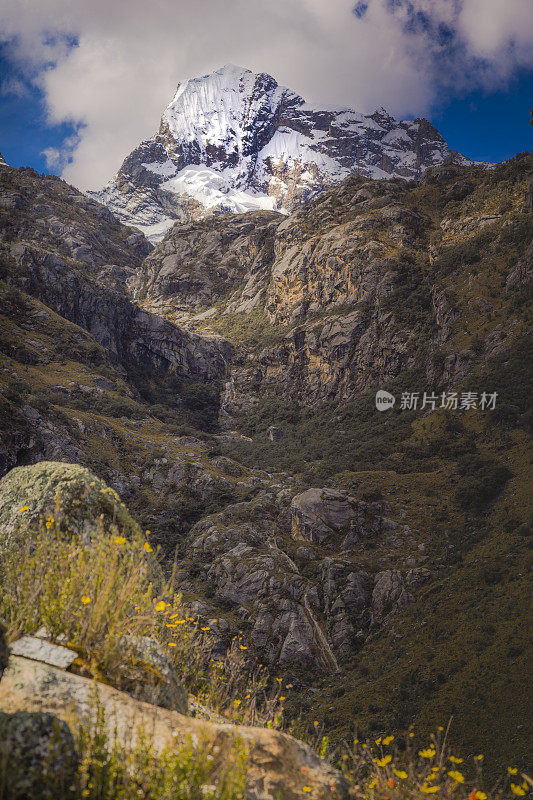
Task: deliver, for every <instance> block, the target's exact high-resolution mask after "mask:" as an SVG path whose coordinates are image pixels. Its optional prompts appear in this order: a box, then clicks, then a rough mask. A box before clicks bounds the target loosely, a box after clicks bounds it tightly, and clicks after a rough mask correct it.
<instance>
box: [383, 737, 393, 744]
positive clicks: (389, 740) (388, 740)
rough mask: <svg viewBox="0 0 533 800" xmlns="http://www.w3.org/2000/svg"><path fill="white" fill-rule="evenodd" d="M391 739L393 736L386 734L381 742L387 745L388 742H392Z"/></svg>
mask: <svg viewBox="0 0 533 800" xmlns="http://www.w3.org/2000/svg"><path fill="white" fill-rule="evenodd" d="M393 741H394V736H386V737H385V738H384V739H383V744H384V745H385V746H387V745H389V744H390V743H391V742H393Z"/></svg>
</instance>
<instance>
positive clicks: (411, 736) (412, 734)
mask: <svg viewBox="0 0 533 800" xmlns="http://www.w3.org/2000/svg"><path fill="white" fill-rule="evenodd" d="M413 736H414V733H413V732H412V731H411V733H410V734H409V738H410V739H412V738H413Z"/></svg>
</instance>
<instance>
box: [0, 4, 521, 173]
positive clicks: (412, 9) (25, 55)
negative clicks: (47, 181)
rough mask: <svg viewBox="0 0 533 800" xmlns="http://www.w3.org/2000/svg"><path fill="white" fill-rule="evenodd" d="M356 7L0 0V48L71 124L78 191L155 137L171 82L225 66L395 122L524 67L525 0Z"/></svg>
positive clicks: (63, 160) (71, 168)
mask: <svg viewBox="0 0 533 800" xmlns="http://www.w3.org/2000/svg"><path fill="white" fill-rule="evenodd" d="M355 2H356V0H151V2H150V3H146V2H145V0H113V2H109V0H79V2H77V3H72V2H71V0H39V3H34V2H31V1H30V0H19V2H17V3H13V2H12V0H0V31H2V34H1V35H0V40H3V41H4V42H8V43H9V54H10V56H11V58H12V60H13V61H14V62H15V64H16V66H17V68H18V69H21V70H24V71H25V73H26V75H27V76H28V77H29V78H31V79H32V80H33V81H34V82H37V83H38V84H39V85H40V86H41V87H42V88H43V90H44V92H45V96H46V101H47V106H48V113H49V118H50V121H51V122H64V121H73V122H75V123H76V124H78V123H79V124H81V127H80V128H79V132H78V137H77V139H76V142H75V144H74V145H73V144H72V143H67V144H66V147H65V153H62V154H61V156H60V160H59V162H58V163H59V164H61V168H62V169H63V176H64V177H65V178H66V179H67V180H69V181H71V182H72V183H75V184H76V185H78V186H80V187H82V188H87V187H91V188H94V187H99V186H101V185H102V184H103V183H104V182H105V181H106V180H107V179H108V178H109V177H110V176H111V175H112V174H113V173H114V172H115V171H116V170H117V168H118V167H119V166H120V163H121V161H122V159H123V158H124V156H125V155H127V153H128V152H129V151H130V150H131V149H132V148H133V147H134V146H135V145H136V144H138V142H139V141H140V140H142V139H144V138H147V137H149V136H151V135H152V134H153V133H154V132H155V130H156V129H157V125H158V122H159V118H160V115H161V112H162V110H163V108H164V107H165V106H166V104H167V103H168V101H169V100H170V98H171V96H172V94H173V91H174V89H175V87H176V83H177V82H178V81H180V80H183V79H184V78H187V77H190V76H194V75H201V74H204V73H206V72H209V71H210V70H212V69H216V68H218V67H219V66H221V65H222V64H225V63H227V62H233V63H236V64H240V65H241V66H245V67H249V68H250V69H253V70H257V71H265V72H269V73H270V74H272V75H273V76H274V77H275V78H276V79H277V80H278V81H279V82H280V83H282V84H284V85H287V86H290V88H292V89H294V90H295V91H298V92H299V93H300V94H302V95H303V96H304V97H305V98H306V99H309V100H312V101H318V102H323V103H328V104H332V103H336V104H346V105H351V106H353V107H356V108H358V109H359V110H362V111H365V112H368V111H371V110H373V109H374V108H376V107H377V106H381V105H384V106H385V107H386V108H388V109H389V110H390V111H391V112H392V113H393V114H395V115H397V116H404V115H405V116H407V115H422V114H424V113H427V112H428V110H429V109H430V108H431V107H432V105H434V104H435V102H437V100H438V98H442V97H443V96H445V95H446V93H453V92H458V91H461V90H466V89H469V88H472V87H476V86H483V87H485V88H490V87H491V86H496V85H500V84H501V83H504V82H505V81H507V80H509V78H510V77H511V76H512V75H513V73H514V71H515V70H516V68H517V67H519V66H531V65H533V2H532V0H401V2H398V0H396V2H394V3H391V2H389V0H366V2H364V3H362V2H360V3H359V4H358V5H359V8H360V14H359V16H357V15H355V14H354V13H352V10H353V7H354V5H355ZM365 7H366V10H365ZM417 14H418V16H417ZM439 26H440V27H439ZM443 26H445V28H443ZM443 32H444V34H445V35H444V34H443ZM74 40H75V41H76V42H77V45H76V46H74V47H73V46H72V43H73V41H74Z"/></svg>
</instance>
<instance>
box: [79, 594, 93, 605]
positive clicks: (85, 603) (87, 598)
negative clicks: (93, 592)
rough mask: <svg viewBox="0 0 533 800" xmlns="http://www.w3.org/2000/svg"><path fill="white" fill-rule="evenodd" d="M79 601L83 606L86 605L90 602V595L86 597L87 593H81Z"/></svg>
mask: <svg viewBox="0 0 533 800" xmlns="http://www.w3.org/2000/svg"><path fill="white" fill-rule="evenodd" d="M81 602H82V603H83V605H84V606H86V605H88V603H90V602H91V598H90V597H87V595H86V594H82V596H81Z"/></svg>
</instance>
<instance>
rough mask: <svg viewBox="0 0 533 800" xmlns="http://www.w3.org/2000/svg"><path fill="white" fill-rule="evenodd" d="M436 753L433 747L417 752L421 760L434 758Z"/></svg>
mask: <svg viewBox="0 0 533 800" xmlns="http://www.w3.org/2000/svg"><path fill="white" fill-rule="evenodd" d="M436 754H437V751H436V750H435V748H433V747H426V748H425V749H424V750H419V751H418V755H419V756H422V758H435V756H436Z"/></svg>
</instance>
